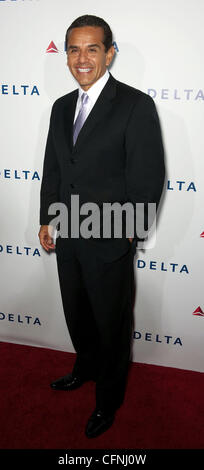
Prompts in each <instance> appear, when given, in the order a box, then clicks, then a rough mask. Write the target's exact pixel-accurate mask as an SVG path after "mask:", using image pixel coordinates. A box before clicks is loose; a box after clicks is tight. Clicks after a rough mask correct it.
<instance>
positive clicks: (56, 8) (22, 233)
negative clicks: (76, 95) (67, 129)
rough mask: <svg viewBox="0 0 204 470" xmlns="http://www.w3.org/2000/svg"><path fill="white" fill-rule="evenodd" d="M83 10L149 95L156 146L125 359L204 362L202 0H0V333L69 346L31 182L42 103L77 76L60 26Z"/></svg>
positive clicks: (44, 124) (37, 162)
mask: <svg viewBox="0 0 204 470" xmlns="http://www.w3.org/2000/svg"><path fill="white" fill-rule="evenodd" d="M85 13H89V14H95V15H97V16H101V17H103V18H104V19H105V20H106V21H107V22H109V24H110V26H111V27H112V29H113V32H114V40H115V42H116V46H117V47H116V48H117V54H116V58H115V60H114V64H113V66H112V68H111V73H112V74H113V76H114V77H115V78H117V79H118V80H120V81H124V82H126V83H127V84H129V85H132V86H134V87H135V88H139V89H141V90H143V91H144V92H146V93H149V94H150V95H151V96H152V97H153V98H154V100H155V103H156V105H157V109H158V112H159V116H160V120H161V125H162V131H163V137H164V144H165V150H166V166H167V181H166V184H165V188H164V193H163V204H162V207H161V211H160V217H159V224H158V227H157V243H156V246H155V247H154V248H152V249H149V250H146V252H143V251H142V250H138V253H137V256H136V257H135V274H136V285H137V287H136V294H137V295H136V303H135V328H134V330H135V331H134V338H133V360H134V361H138V362H145V363H152V364H160V365H164V366H172V367H178V368H183V369H192V370H198V371H204V348H203V344H204V318H203V316H204V315H202V313H203V311H204V289H203V281H202V279H203V277H202V276H203V275H202V267H203V262H204V254H203V252H204V250H203V248H204V237H203V236H202V234H203V235H204V219H203V200H204V199H203V193H204V185H203V174H204V163H203V161H204V160H203V124H204V121H203V107H204V88H203V89H202V86H203V83H204V80H203V79H204V65H203V17H204V3H203V1H202V0H187V1H186V0H155V1H154V2H152V0H143V1H142V2H141V1H140V0H129V2H128V3H126V2H124V1H122V0H118V1H114V0H103V2H101V5H100V6H98V3H96V2H95V1H94V0H87V1H86V5H85V6H84V2H82V1H80V0H79V1H78V2H75V3H74V4H73V3H72V2H70V1H68V0H57V1H56V0H0V25H1V27H0V48H1V75H0V116H1V125H0V129H1V161H0V192H1V205H0V217H1V229H0V270H1V282H0V286H1V294H0V340H1V341H9V342H15V343H24V344H30V345H36V346H43V347H50V348H53V349H60V350H65V351H74V349H73V347H72V344H71V341H70V338H69V334H68V332H67V328H66V325H65V320H64V315H63V310H62V303H61V296H60V290H59V283H58V278H57V268H56V257H55V254H54V253H52V254H50V255H48V254H47V253H45V252H43V250H42V249H41V247H40V245H39V241H38V230H39V191H40V183H41V177H42V164H43V157H44V148H45V142H46V137H47V131H48V125H49V116H50V110H51V106H52V103H53V102H54V100H55V99H56V98H58V97H59V96H61V95H64V94H66V93H68V92H69V91H71V90H73V89H74V88H76V86H77V84H76V82H74V80H73V78H72V77H71V75H70V73H69V71H68V69H67V66H66V54H65V52H64V35H65V32H66V29H67V27H68V26H69V24H70V23H71V22H72V21H73V20H74V19H75V18H76V17H78V16H81V15H82V14H85ZM52 41H53V43H54V47H56V49H57V52H46V51H47V48H49V45H50V43H51V42H52ZM195 311H196V312H195ZM194 312H195V313H197V315H195V314H194Z"/></svg>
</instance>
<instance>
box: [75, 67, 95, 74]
mask: <svg viewBox="0 0 204 470" xmlns="http://www.w3.org/2000/svg"><path fill="white" fill-rule="evenodd" d="M76 70H77V72H79V73H88V72H91V70H92V69H91V68H90V67H86V68H85V67H77V69H76Z"/></svg>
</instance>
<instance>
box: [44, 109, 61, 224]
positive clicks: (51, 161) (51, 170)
mask: <svg viewBox="0 0 204 470" xmlns="http://www.w3.org/2000/svg"><path fill="white" fill-rule="evenodd" d="M54 114H55V105H53V108H52V112H51V117H50V126H49V131H48V136H47V143H46V148H45V157H44V164H43V176H42V184H41V191H40V225H48V224H49V222H50V220H51V219H52V218H53V215H50V216H49V215H48V209H49V206H50V204H52V203H53V202H58V201H59V185H60V168H59V164H58V160H57V156H56V150H55V145H54V139H53V126H54Z"/></svg>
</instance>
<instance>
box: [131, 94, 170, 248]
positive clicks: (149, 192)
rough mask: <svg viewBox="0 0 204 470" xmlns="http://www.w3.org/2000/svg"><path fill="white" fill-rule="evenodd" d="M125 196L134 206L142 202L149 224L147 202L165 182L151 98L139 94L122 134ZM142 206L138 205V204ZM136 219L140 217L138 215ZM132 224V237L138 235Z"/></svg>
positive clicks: (155, 198)
mask: <svg viewBox="0 0 204 470" xmlns="http://www.w3.org/2000/svg"><path fill="white" fill-rule="evenodd" d="M125 146H126V188H127V199H128V201H130V202H131V203H132V204H133V205H134V208H135V207H136V204H137V203H143V204H144V205H143V207H144V224H143V225H144V228H145V229H147V227H148V204H149V203H155V204H156V209H157V208H158V204H159V201H160V197H161V194H162V189H163V185H164V176H165V168H164V149H163V142H162V136H161V128H160V123H159V118H158V114H157V111H156V107H155V104H154V101H153V99H152V98H151V97H150V96H148V95H145V94H142V95H141V97H140V99H139V102H138V103H136V104H135V106H134V107H133V109H132V112H131V115H130V117H129V120H128V124H127V128H126V137H125ZM140 207H141V206H140ZM135 220H136V221H137V223H138V221H139V220H140V215H139V218H138V219H136V217H135ZM138 232H139V233H140V229H139V230H138V229H137V227H136V226H135V239H136V240H137V239H138V238H139V239H143V238H142V237H138Z"/></svg>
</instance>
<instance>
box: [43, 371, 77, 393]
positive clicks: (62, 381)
mask: <svg viewBox="0 0 204 470" xmlns="http://www.w3.org/2000/svg"><path fill="white" fill-rule="evenodd" d="M83 383H84V380H82V379H81V378H80V377H75V376H73V375H72V374H67V375H65V376H64V377H60V378H59V379H57V380H55V382H52V383H51V384H50V387H51V388H52V389H53V390H75V389H76V388H78V387H81V385H82V384H83Z"/></svg>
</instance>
